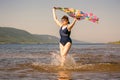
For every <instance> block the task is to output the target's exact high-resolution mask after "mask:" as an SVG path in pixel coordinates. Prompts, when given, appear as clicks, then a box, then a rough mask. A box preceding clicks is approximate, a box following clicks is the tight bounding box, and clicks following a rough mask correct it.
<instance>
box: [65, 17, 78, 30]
mask: <svg viewBox="0 0 120 80" xmlns="http://www.w3.org/2000/svg"><path fill="white" fill-rule="evenodd" d="M76 21H77V19H76V18H75V19H74V20H73V22H72V23H71V24H70V25H69V26H68V27H67V28H68V30H69V31H71V29H72V28H73V26H74V25H75V23H76Z"/></svg>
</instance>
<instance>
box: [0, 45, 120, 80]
mask: <svg viewBox="0 0 120 80" xmlns="http://www.w3.org/2000/svg"><path fill="white" fill-rule="evenodd" d="M60 62H61V57H60V53H59V46H58V44H3V45H0V80H120V45H110V44H103V45H98V44H94V45H87V44H86V45H83V44H77V45H73V46H72V48H71V50H70V52H69V53H68V55H67V57H66V62H65V66H64V67H61V66H60Z"/></svg>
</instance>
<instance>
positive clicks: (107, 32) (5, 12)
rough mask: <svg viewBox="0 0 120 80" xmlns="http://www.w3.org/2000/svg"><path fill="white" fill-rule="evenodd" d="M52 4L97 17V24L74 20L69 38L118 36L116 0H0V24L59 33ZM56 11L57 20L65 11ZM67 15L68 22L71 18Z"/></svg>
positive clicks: (103, 39) (119, 21)
mask: <svg viewBox="0 0 120 80" xmlns="http://www.w3.org/2000/svg"><path fill="white" fill-rule="evenodd" d="M54 6H57V7H68V8H75V9H79V10H81V11H84V12H92V13H93V14H95V15H97V16H98V17H99V18H100V21H99V24H95V23H92V22H90V21H87V20H82V21H77V22H76V24H75V26H74V27H73V29H72V32H71V38H72V39H76V40H79V41H85V42H93V43H96V42H100V43H106V42H111V41H118V40H120V9H119V8H120V0H0V27H13V28H17V29H22V30H26V31H28V32H30V33H32V34H40V35H41V34H47V35H53V36H57V37H59V27H58V26H57V25H56V23H55V22H54V20H53V15H52V8H53V7H54ZM56 14H57V16H58V19H59V20H60V19H61V17H62V16H63V15H66V14H65V13H64V12H61V11H56ZM69 18H70V21H71V22H72V20H73V18H71V17H69Z"/></svg>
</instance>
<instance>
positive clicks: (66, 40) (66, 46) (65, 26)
mask: <svg viewBox="0 0 120 80" xmlns="http://www.w3.org/2000/svg"><path fill="white" fill-rule="evenodd" d="M56 9H57V8H56V7H54V8H53V18H54V21H55V22H56V23H57V25H58V26H59V27H60V36H61V39H60V54H61V59H62V60H61V66H64V64H65V59H66V56H67V53H68V52H69V50H70V48H71V45H72V40H71V38H70V34H71V29H72V28H73V26H74V24H75V23H76V21H77V19H74V20H73V22H72V23H71V24H70V22H69V18H68V17H67V16H63V17H62V18H61V22H59V21H58V19H57V16H56V13H55V12H56Z"/></svg>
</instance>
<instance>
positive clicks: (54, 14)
mask: <svg viewBox="0 0 120 80" xmlns="http://www.w3.org/2000/svg"><path fill="white" fill-rule="evenodd" d="M53 18H54V21H55V22H56V24H57V25H58V26H60V27H61V26H62V24H61V23H60V22H59V21H58V19H57V16H56V13H55V7H54V8H53Z"/></svg>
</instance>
